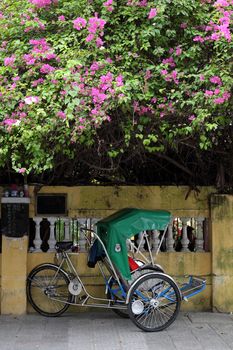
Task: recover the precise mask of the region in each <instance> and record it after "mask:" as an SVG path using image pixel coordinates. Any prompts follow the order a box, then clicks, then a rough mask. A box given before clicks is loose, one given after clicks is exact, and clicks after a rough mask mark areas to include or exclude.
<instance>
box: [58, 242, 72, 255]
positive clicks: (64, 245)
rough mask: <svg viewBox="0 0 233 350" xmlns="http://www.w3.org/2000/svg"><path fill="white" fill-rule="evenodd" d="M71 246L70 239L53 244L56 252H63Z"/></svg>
mask: <svg viewBox="0 0 233 350" xmlns="http://www.w3.org/2000/svg"><path fill="white" fill-rule="evenodd" d="M72 247H73V242H72V241H67V242H57V243H56V245H55V249H56V251H57V252H59V253H61V252H65V251H66V250H69V249H71V248H72Z"/></svg>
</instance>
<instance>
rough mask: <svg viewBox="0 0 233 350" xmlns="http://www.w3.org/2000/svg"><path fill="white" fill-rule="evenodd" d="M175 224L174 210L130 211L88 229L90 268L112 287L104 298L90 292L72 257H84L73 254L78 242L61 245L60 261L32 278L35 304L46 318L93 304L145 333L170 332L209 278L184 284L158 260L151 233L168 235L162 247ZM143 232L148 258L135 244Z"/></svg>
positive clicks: (29, 284)
mask: <svg viewBox="0 0 233 350" xmlns="http://www.w3.org/2000/svg"><path fill="white" fill-rule="evenodd" d="M170 221H171V213H170V212H168V211H163V210H144V209H136V208H126V209H122V210H120V211H117V212H116V213H114V214H113V215H110V216H108V217H106V218H104V219H102V220H100V221H98V222H97V224H96V225H97V232H95V231H93V230H87V229H83V230H84V231H85V233H86V237H87V240H89V243H90V249H89V254H88V266H89V267H90V268H91V267H94V266H96V264H97V265H98V266H99V269H100V273H101V275H102V276H103V279H104V283H105V286H106V289H105V294H106V297H104V298H103V297H97V296H94V295H93V294H91V293H90V291H89V290H88V286H87V285H86V283H85V281H84V280H85V278H84V277H83V276H80V273H79V272H78V269H76V267H75V266H74V263H73V262H72V255H73V254H79V253H73V252H72V248H73V242H71V241H68V242H64V241H63V242H57V243H56V246H55V249H56V259H57V263H56V264H53V263H45V264H40V265H38V266H36V267H35V268H34V269H33V270H32V271H31V272H30V274H29V275H28V278H27V297H28V300H29V302H30V304H31V305H32V307H33V308H34V309H35V310H36V311H37V312H39V313H40V314H41V315H44V316H60V315H61V314H63V313H64V312H65V311H66V310H67V309H68V308H69V306H71V305H73V306H81V307H87V306H89V307H96V308H107V309H111V310H113V311H115V312H116V313H118V314H119V315H120V316H122V317H129V318H130V319H131V321H132V322H133V323H134V324H135V325H136V326H137V327H139V328H140V329H142V330H143V331H147V332H156V331H161V330H163V329H165V328H167V327H168V326H170V325H171V324H172V323H173V322H174V321H175V319H176V317H177V316H178V314H179V310H180V306H181V302H182V300H188V299H189V298H190V297H192V296H194V295H196V294H197V293H200V292H201V291H202V290H204V288H205V285H206V282H205V280H203V279H200V278H196V277H193V276H190V277H189V280H188V282H187V283H184V284H183V285H182V286H178V284H177V283H176V282H175V281H174V279H173V278H172V277H171V276H169V275H168V274H167V273H165V272H164V270H163V268H162V267H161V266H159V265H158V264H156V263H155V262H154V256H153V255H154V254H153V253H152V249H151V244H150V239H149V238H150V237H149V234H148V232H151V231H153V230H160V231H163V235H162V237H161V240H160V245H161V243H162V241H163V239H164V237H165V234H166V230H167V227H168V224H169V223H170ZM139 232H142V233H143V234H142V238H143V239H145V240H146V243H147V246H148V254H147V256H145V254H143V253H141V252H140V249H139V248H140V242H139V244H138V246H135V244H134V243H132V241H131V238H132V236H134V235H136V234H138V233H139ZM90 233H91V235H92V237H94V242H93V243H91V242H90V239H89V237H90ZM141 241H142V240H141ZM129 245H130V247H131V252H133V253H135V251H136V252H137V253H140V254H141V255H142V256H143V260H141V259H140V260H138V258H135V256H134V254H133V256H129V251H128V250H129V249H128V248H129ZM160 245H159V246H158V248H157V251H156V254H158V252H159V250H160ZM156 254H155V255H156ZM137 255H138V254H137ZM174 263H175V262H174Z"/></svg>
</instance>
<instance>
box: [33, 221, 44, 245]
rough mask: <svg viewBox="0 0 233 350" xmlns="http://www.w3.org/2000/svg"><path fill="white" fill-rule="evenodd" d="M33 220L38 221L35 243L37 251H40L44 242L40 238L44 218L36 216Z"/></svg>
mask: <svg viewBox="0 0 233 350" xmlns="http://www.w3.org/2000/svg"><path fill="white" fill-rule="evenodd" d="M33 221H34V222H35V223H36V232H35V238H34V241H33V243H34V245H35V251H39V250H40V246H41V243H42V242H41V238H40V223H41V221H42V218H38V217H34V218H33Z"/></svg>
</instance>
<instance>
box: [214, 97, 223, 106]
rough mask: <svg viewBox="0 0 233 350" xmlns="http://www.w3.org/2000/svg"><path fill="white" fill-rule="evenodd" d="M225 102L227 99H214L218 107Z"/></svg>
mask: <svg viewBox="0 0 233 350" xmlns="http://www.w3.org/2000/svg"><path fill="white" fill-rule="evenodd" d="M224 102H225V98H224V97H217V98H215V99H214V103H215V104H216V105H220V104H222V103H224Z"/></svg>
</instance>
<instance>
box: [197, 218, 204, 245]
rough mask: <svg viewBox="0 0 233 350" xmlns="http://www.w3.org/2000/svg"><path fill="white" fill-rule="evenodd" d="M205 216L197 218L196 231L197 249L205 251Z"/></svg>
mask: <svg viewBox="0 0 233 350" xmlns="http://www.w3.org/2000/svg"><path fill="white" fill-rule="evenodd" d="M204 220H205V218H202V217H198V218H197V219H196V222H197V231H196V242H195V243H196V244H195V245H196V251H197V252H203V251H204V249H203V246H204V239H203V222H204Z"/></svg>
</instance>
